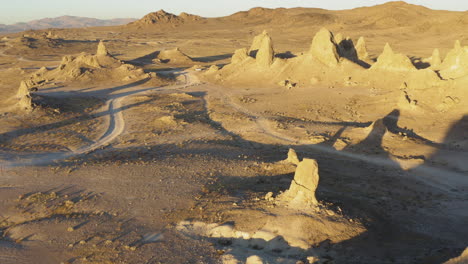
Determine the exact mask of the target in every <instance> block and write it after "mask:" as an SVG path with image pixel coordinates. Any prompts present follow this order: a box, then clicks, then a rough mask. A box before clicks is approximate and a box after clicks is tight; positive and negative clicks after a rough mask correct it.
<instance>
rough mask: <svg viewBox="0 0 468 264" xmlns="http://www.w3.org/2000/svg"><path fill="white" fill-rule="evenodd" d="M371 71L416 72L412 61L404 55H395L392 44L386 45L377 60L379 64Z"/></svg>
mask: <svg viewBox="0 0 468 264" xmlns="http://www.w3.org/2000/svg"><path fill="white" fill-rule="evenodd" d="M371 69H380V70H386V71H412V70H416V67H414V65H413V63H412V62H411V60H410V59H409V58H408V57H407V56H406V55H403V54H400V53H394V52H393V50H392V47H390V44H388V43H387V44H385V48H384V50H383V52H382V54H380V56H379V57H378V58H377V62H376V63H374V65H372V67H371Z"/></svg>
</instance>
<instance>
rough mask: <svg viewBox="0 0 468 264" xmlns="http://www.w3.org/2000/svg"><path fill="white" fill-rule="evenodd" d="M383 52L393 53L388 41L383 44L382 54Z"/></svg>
mask: <svg viewBox="0 0 468 264" xmlns="http://www.w3.org/2000/svg"><path fill="white" fill-rule="evenodd" d="M383 54H388V55H390V54H393V49H392V47H390V44H388V42H387V43H386V44H385V47H384V49H383V52H382V55H383Z"/></svg>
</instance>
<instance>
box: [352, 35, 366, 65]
mask: <svg viewBox="0 0 468 264" xmlns="http://www.w3.org/2000/svg"><path fill="white" fill-rule="evenodd" d="M355 49H356V53H357V56H358V59H360V60H362V61H365V60H367V59H368V58H369V53H368V52H367V45H366V41H365V40H364V37H360V38H359V39H358V41H357V43H356V46H355Z"/></svg>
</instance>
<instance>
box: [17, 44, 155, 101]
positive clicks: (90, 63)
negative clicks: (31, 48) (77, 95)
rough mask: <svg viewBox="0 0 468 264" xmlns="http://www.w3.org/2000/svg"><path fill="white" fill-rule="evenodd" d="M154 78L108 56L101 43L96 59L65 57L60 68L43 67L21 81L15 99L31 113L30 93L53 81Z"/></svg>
mask: <svg viewBox="0 0 468 264" xmlns="http://www.w3.org/2000/svg"><path fill="white" fill-rule="evenodd" d="M149 77H154V75H151V74H147V73H145V72H144V71H143V69H141V68H137V67H135V66H134V65H131V64H126V63H124V62H122V61H120V60H118V59H116V58H114V57H113V56H111V55H110V53H109V51H108V50H107V48H106V46H105V44H104V42H103V41H100V42H99V44H98V47H97V51H96V54H95V55H92V54H88V53H82V54H80V55H78V56H65V57H63V58H62V62H61V63H60V65H59V66H58V67H57V68H55V69H53V70H49V69H47V68H46V67H42V68H41V69H39V70H38V71H36V72H35V73H33V74H32V75H31V76H30V78H29V79H28V80H25V81H22V82H21V85H20V87H19V90H18V93H17V95H16V97H17V99H18V101H19V103H18V104H19V106H20V108H22V109H32V106H33V104H32V99H31V94H30V92H31V91H33V90H35V89H37V86H39V85H42V84H45V83H48V82H52V81H76V80H80V81H96V80H106V81H108V80H115V81H129V80H133V79H143V78H149Z"/></svg>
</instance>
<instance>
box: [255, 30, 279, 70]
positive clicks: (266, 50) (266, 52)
mask: <svg viewBox="0 0 468 264" xmlns="http://www.w3.org/2000/svg"><path fill="white" fill-rule="evenodd" d="M274 56H275V52H274V50H273V41H272V40H271V38H270V36H269V35H268V34H264V35H263V36H262V39H261V43H260V49H259V50H258V52H257V57H256V61H257V65H258V66H260V67H262V68H269V67H270V66H271V64H272V63H273V58H274Z"/></svg>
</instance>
